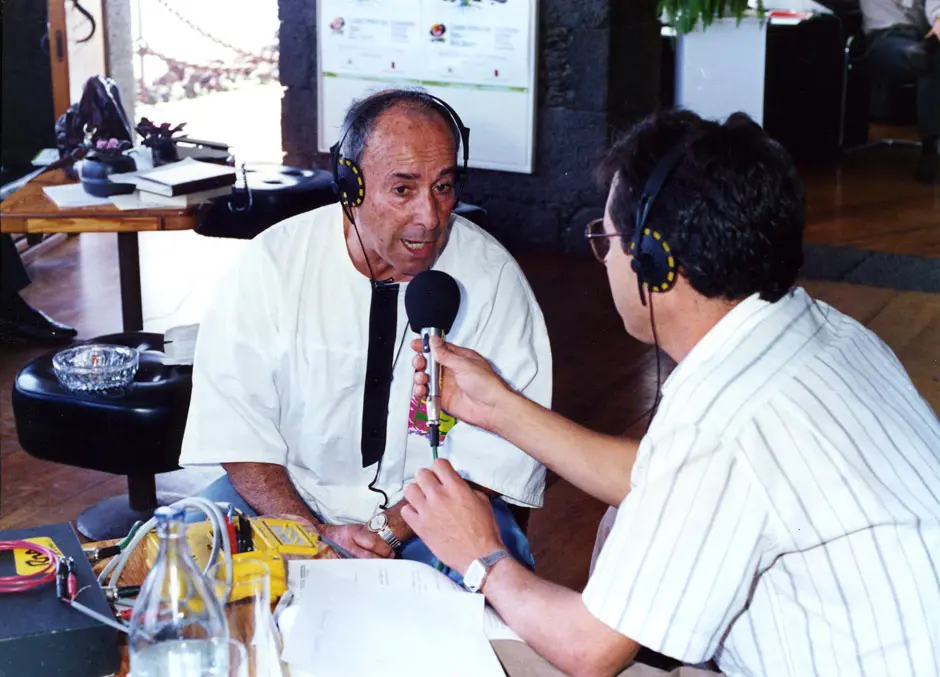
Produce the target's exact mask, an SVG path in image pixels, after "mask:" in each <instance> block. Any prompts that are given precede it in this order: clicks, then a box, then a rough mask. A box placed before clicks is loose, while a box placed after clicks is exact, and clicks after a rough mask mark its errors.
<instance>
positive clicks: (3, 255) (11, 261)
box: [0, 233, 78, 344]
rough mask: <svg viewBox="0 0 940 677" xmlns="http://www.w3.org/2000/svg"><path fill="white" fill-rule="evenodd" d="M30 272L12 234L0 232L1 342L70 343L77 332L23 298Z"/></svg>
mask: <svg viewBox="0 0 940 677" xmlns="http://www.w3.org/2000/svg"><path fill="white" fill-rule="evenodd" d="M29 282H30V280H29V273H27V272H26V266H24V265H23V261H22V259H20V255H19V252H17V251H16V244H15V243H14V242H13V238H12V237H10V235H8V234H6V233H4V234H3V235H0V344H2V343H11V344H19V343H22V344H30V343H68V342H70V341H71V340H72V339H73V338H75V336H76V335H77V334H78V332H77V331H75V329H74V328H73V327H70V326H68V325H67V324H62V323H61V322H56V321H55V320H53V319H52V318H51V317H49V316H48V315H46V314H45V313H43V312H42V311H41V310H37V309H36V308H33V307H32V306H31V305H29V304H28V303H26V301H25V300H23V297H22V296H20V292H21V291H22V290H23V289H25V288H26V286H27V285H29Z"/></svg>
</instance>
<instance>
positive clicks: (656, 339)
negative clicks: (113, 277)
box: [643, 294, 663, 435]
mask: <svg viewBox="0 0 940 677" xmlns="http://www.w3.org/2000/svg"><path fill="white" fill-rule="evenodd" d="M649 300H650V304H649V305H650V327H652V329H653V345H655V346H656V395H655V397H653V405H652V406H651V407H650V410H649V412H648V413H649V420H648V421H647V422H646V431H645V432H644V433H643V434H644V435H645V434H646V433H648V432H649V431H650V426H651V425H652V424H653V417H655V416H656V410H657V409H658V408H659V400H660V398H661V397H662V394H663V390H662V388H663V381H662V359H661V357H662V348H660V347H659V335H658V334H657V333H656V318H655V317H654V315H653V295H652V294H650V295H649Z"/></svg>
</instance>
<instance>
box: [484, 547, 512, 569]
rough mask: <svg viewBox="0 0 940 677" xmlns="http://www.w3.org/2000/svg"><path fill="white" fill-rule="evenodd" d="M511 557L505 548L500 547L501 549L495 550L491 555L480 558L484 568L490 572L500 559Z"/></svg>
mask: <svg viewBox="0 0 940 677" xmlns="http://www.w3.org/2000/svg"><path fill="white" fill-rule="evenodd" d="M505 557H509V553H508V552H506V551H505V550H504V549H502V548H500V549H499V550H494V551H493V552H491V553H490V554H489V555H486V556H485V557H481V558H480V563H481V564H483V568H484V569H486V572H487V573H489V571H490V568H491V567H492V566H493V565H494V564H496V563H497V562H498V561H499V560H501V559H503V558H505Z"/></svg>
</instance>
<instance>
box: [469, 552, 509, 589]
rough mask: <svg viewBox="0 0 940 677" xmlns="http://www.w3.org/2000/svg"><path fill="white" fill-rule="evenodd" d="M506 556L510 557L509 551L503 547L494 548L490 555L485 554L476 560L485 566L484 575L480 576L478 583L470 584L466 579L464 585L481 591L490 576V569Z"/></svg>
mask: <svg viewBox="0 0 940 677" xmlns="http://www.w3.org/2000/svg"><path fill="white" fill-rule="evenodd" d="M506 557H509V553H508V552H506V550H504V549H503V548H500V549H499V550H494V551H493V552H491V553H490V554H489V555H484V556H483V557H479V558H477V559H476V560H474V561H475V562H477V563H479V565H480V566H481V567H482V568H483V575H482V576H481V577H480V583H479V584H478V585H470V586H468V585H467V583H466V581H464V587H465V588H467V589H468V590H470V592H481V591H482V590H483V586H484V585H486V579H487V578H489V576H490V570H491V569H492V568H493V565H494V564H496V563H497V562H498V561H499V560H501V559H505V558H506Z"/></svg>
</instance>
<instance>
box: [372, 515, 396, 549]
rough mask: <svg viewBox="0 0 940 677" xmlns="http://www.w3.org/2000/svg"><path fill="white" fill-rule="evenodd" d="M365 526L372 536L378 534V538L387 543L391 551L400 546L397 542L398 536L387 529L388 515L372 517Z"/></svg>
mask: <svg viewBox="0 0 940 677" xmlns="http://www.w3.org/2000/svg"><path fill="white" fill-rule="evenodd" d="M367 526H368V527H369V531H371V532H372V533H373V534H378V536H379V538H381V539H382V540H383V541H385V542H386V543H388V545H389V547H391V549H392V550H394V549H395V548H397V547H398V546H399V545H401V541H399V540H398V536H396V535H395V532H394V531H392V530H391V529H389V528H388V515H386V514H385V513H384V512H380V513H379V514H378V515H375V516H373V517H372V519H370V520H369V524H368V525H367Z"/></svg>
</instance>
